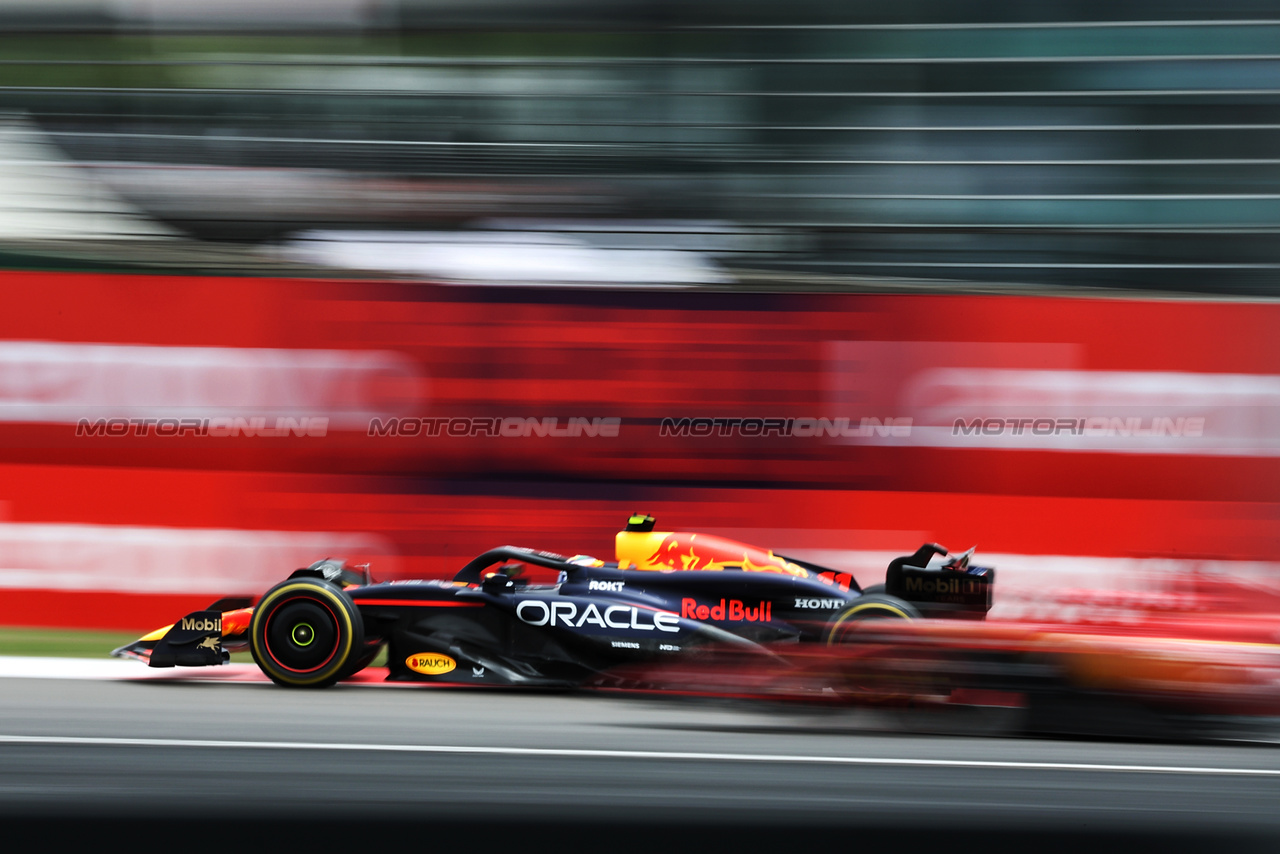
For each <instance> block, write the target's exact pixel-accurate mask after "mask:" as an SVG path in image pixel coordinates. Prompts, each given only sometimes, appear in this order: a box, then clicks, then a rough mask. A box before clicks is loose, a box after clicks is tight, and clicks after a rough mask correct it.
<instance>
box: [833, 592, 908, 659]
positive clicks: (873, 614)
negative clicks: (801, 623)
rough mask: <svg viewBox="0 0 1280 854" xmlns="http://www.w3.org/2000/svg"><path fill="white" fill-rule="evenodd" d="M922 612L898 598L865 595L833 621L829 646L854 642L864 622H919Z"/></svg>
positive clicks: (873, 594)
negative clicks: (856, 632) (859, 627)
mask: <svg viewBox="0 0 1280 854" xmlns="http://www.w3.org/2000/svg"><path fill="white" fill-rule="evenodd" d="M919 618H920V612H919V611H917V610H916V606H915V605H912V604H911V603H910V602H908V601H907V600H905V599H899V598H898V597H897V596H886V595H884V594H883V593H864V594H863V595H861V596H859V597H858V598H857V599H854V600H853V602H852V603H851V604H850V605H849V607H847V608H845V609H844V610H843V611H841V612H840V613H839V614H837V615H836V617H835V619H833V620H832V621H831V625H830V627H829V628H828V629H827V646H836V645H837V644H841V643H846V642H848V641H850V640H852V639H853V638H852V635H853V633H854V632H855V631H856V630H857V628H858V625H857V624H858V623H861V622H863V621H864V620H917V619H919Z"/></svg>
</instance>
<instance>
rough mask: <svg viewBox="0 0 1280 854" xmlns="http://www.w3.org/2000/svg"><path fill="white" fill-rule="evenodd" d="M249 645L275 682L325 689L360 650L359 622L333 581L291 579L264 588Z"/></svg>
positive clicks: (361, 633) (346, 670)
mask: <svg viewBox="0 0 1280 854" xmlns="http://www.w3.org/2000/svg"><path fill="white" fill-rule="evenodd" d="M249 650H250V652H252V653H253V660H254V661H255V662H257V664H258V667H259V668H260V669H261V670H262V672H263V673H265V674H267V676H268V677H269V678H270V679H271V681H272V682H275V683H276V684H277V685H284V686H286V687H289V688H327V687H328V686H330V685H332V684H333V683H334V682H337V681H338V680H339V679H341V678H343V677H344V676H346V675H348V674H349V672H350V671H351V670H352V665H354V664H355V662H356V660H357V658H358V657H359V656H360V655H362V654H363V653H364V651H365V650H364V621H363V620H362V619H361V617H360V611H359V609H358V608H356V606H355V603H353V602H352V601H351V599H350V598H349V597H348V596H347V595H346V594H345V593H343V592H342V590H341V588H339V587H337V586H336V585H334V584H330V583H329V582H327V581H322V580H320V579H318V578H291V579H289V580H288V581H285V582H283V583H281V584H277V585H276V586H275V587H273V588H271V589H270V590H268V591H267V594H266V595H265V596H263V597H262V601H261V602H259V603H258V606H257V607H256V608H255V609H254V611H253V619H252V620H251V621H250V623H249Z"/></svg>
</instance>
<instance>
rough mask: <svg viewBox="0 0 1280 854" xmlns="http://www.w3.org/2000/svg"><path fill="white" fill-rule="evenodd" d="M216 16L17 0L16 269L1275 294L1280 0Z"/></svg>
mask: <svg viewBox="0 0 1280 854" xmlns="http://www.w3.org/2000/svg"><path fill="white" fill-rule="evenodd" d="M209 5H210V6H212V7H216V8H210V9H201V8H198V6H197V4H191V3H188V2H178V0H154V2H150V3H143V4H131V3H115V2H109V0H66V1H65V2H58V3H34V2H29V0H0V114H3V115H2V116H0V118H2V119H3V122H2V123H0V124H3V127H2V128H0V186H3V187H5V188H6V192H5V194H4V200H0V250H3V254H4V256H5V257H7V258H9V259H17V260H15V261H13V263H31V262H30V260H29V259H30V258H33V257H37V256H40V255H41V254H42V253H43V254H45V255H47V254H49V253H54V254H56V252H54V250H53V249H50V248H49V246H52V245H55V244H56V245H61V246H63V247H64V248H65V247H75V249H76V251H78V252H80V253H81V255H83V254H84V252H85V251H86V250H85V248H84V247H85V246H86V245H90V244H93V245H97V244H102V245H103V246H109V245H115V244H112V241H111V238H113V237H115V236H120V235H121V234H128V235H129V239H130V241H131V243H130V245H131V246H134V247H136V248H135V249H131V250H129V252H126V253H121V251H120V250H119V249H106V248H104V249H102V250H101V251H100V253H99V254H100V255H101V257H103V258H108V257H109V258H110V259H112V261H113V262H114V263H123V262H122V261H121V259H122V258H124V257H134V258H139V257H142V256H143V255H147V254H148V253H150V255H151V257H159V258H162V259H163V261H162V263H163V264H166V265H173V264H176V265H178V266H181V265H182V264H181V261H180V259H181V258H182V256H183V251H186V250H183V251H176V252H175V251H174V249H173V248H172V247H173V243H172V241H175V240H176V241H183V240H184V239H186V240H187V242H184V243H182V244H181V245H182V246H184V247H187V249H188V250H190V251H191V252H197V251H198V250H197V249H196V247H199V246H205V245H207V243H208V242H211V241H212V242H217V243H218V244H219V245H220V247H222V249H221V250H220V251H225V247H226V245H227V244H232V245H237V246H242V247H248V250H251V251H252V253H253V257H255V258H257V257H266V255H265V254H264V252H263V251H262V250H263V248H264V247H274V248H279V247H281V246H289V245H293V244H294V243H296V241H297V239H298V236H299V235H305V234H313V233H316V230H317V229H320V230H323V232H322V233H323V234H325V235H329V237H328V238H326V239H330V240H341V239H342V237H341V236H340V235H342V234H344V233H349V232H350V231H351V230H361V229H371V228H372V229H378V230H381V231H383V232H385V231H388V230H390V231H410V232H413V231H425V232H429V233H431V234H432V235H434V236H433V237H432V240H434V241H436V242H437V243H438V242H439V240H440V238H439V234H441V233H452V232H456V231H459V230H465V231H481V232H485V233H486V234H490V235H491V234H492V233H493V232H498V233H502V234H506V235H508V236H509V238H510V240H511V241H512V242H514V243H519V242H521V240H522V239H524V238H522V237H521V235H533V236H537V239H536V240H535V239H534V238H533V237H529V238H528V239H529V240H533V241H534V242H537V240H545V239H548V238H547V235H553V236H555V238H556V239H557V240H566V241H570V244H569V245H572V246H577V247H586V248H588V249H591V250H593V251H594V250H600V251H604V252H606V253H607V252H610V251H626V252H631V251H643V252H651V253H668V254H667V255H663V256H661V257H662V259H663V263H666V262H667V261H669V259H670V257H671V255H670V253H685V254H686V255H688V256H689V257H694V256H696V257H697V258H698V259H700V260H699V263H697V264H693V265H691V266H690V267H689V268H688V269H695V270H704V269H706V264H703V263H702V259H705V261H706V262H707V264H710V265H713V266H714V268H715V270H717V271H722V272H717V273H716V274H714V275H711V274H707V275H704V276H703V278H702V279H701V280H698V281H695V282H694V283H695V284H697V283H699V282H701V283H702V284H705V285H707V286H724V284H725V283H726V282H729V283H739V284H740V283H750V282H760V281H765V282H770V283H781V284H782V285H784V286H785V285H786V284H787V283H790V284H791V285H814V286H833V287H839V286H840V285H841V283H848V284H851V285H852V284H857V283H858V282H867V281H874V282H881V283H888V282H892V281H895V280H896V281H921V280H928V281H937V282H940V283H945V284H944V285H943V286H946V287H960V288H963V287H965V286H966V285H970V286H972V285H975V284H977V283H1018V284H1029V285H1051V286H1059V287H1070V288H1077V287H1120V288H1131V289H1132V288H1137V289H1156V290H1168V291H1193V292H1200V293H1221V294H1247V295H1263V294H1268V295H1269V294H1275V293H1277V292H1278V291H1280V287H1277V281H1278V278H1277V270H1278V269H1280V241H1278V240H1277V232H1280V14H1277V13H1276V12H1275V8H1274V6H1272V5H1270V4H1265V3H1255V2H1248V0H1225V2H1222V3H1218V4H1213V5H1212V6H1209V5H1206V4H1202V3H1194V2H1183V0H1173V2H1161V3H1152V2H1111V3H1102V2H1081V3H1070V4H1057V3H1037V4H1017V3H996V4H955V3H946V2H941V0H938V2H933V0H917V2H907V3H897V4H891V5H887V6H885V5H875V6H871V5H862V6H857V7H854V6H849V5H848V4H827V3H819V2H816V0H802V2H792V3H788V4H784V5H781V6H780V5H779V4H764V3H758V2H752V3H727V2H724V3H721V2H710V3H702V4H689V5H683V4H675V3H666V2H656V1H655V2H627V3H617V4H612V3H611V4H597V3H587V2H585V0H581V2H580V1H579V0H562V2H550V0H542V1H541V2H532V3H524V2H522V3H517V2H514V0H489V2H485V3H461V2H454V1H453V0H385V1H384V2H378V3H364V2H355V0H311V2H308V3H296V4H294V3H291V4H287V5H285V4H280V5H279V6H278V7H272V4H250V3H238V2H237V3H227V4H209ZM602 5H603V6H605V7H607V8H600V7H601V6H602ZM260 7H261V8H260ZM6 128H7V129H8V130H7V131H6V130H5V129H6ZM15 140H17V141H16V142H15ZM37 149H38V150H42V151H45V152H47V156H38V157H37V156H36V155H33V154H32V151H35V150H37ZM33 157H35V158H36V159H37V160H39V162H40V163H41V164H43V165H44V166H48V164H49V163H51V162H55V161H56V162H58V163H60V164H62V165H61V166H59V167H58V168H57V169H56V170H54V171H56V172H58V173H59V174H60V175H61V177H55V178H51V179H49V181H46V182H44V183H41V182H39V181H33V180H29V178H30V174H29V173H30V171H31V163H32V162H33V160H32V158H33ZM50 168H52V167H50ZM69 170H70V171H69ZM71 172H74V175H75V176H76V178H75V180H74V181H72V180H71V179H70V178H68V177H67V175H68V174H70V173H71ZM6 176H8V179H6ZM19 177H22V178H23V179H24V180H22V181H19V180H18V178H19ZM72 184H75V185H76V186H78V187H81V189H80V190H78V191H77V193H78V194H71V195H68V192H69V191H66V188H67V187H68V186H70V185H72ZM84 187H90V188H91V189H83V188H84ZM14 188H17V189H14ZM94 205H102V206H104V207H103V210H102V214H103V216H102V217H99V218H97V219H96V220H95V223H96V224H94V225H93V226H92V227H90V226H88V225H85V224H84V223H85V221H86V220H87V219H88V220H92V219H94V217H92V216H87V214H92V213H94V212H95V208H94ZM33 210H34V211H42V212H43V214H42V215H50V216H52V217H53V219H55V220H58V219H59V218H61V219H63V220H65V221H64V222H61V223H60V224H57V225H55V226H50V229H49V230H48V231H47V232H44V233H34V234H33V233H31V226H30V224H31V222H32V221H33V220H32V219H31V216H30V212H31V211H33ZM51 211H52V214H50V212H51ZM59 211H62V212H63V214H65V215H60V214H59V213H58V212H59ZM122 211H127V212H128V219H129V222H128V224H127V225H126V224H125V223H124V220H122V219H121V216H122V213H121V212H122ZM142 221H146V222H147V223H150V224H151V225H147V226H142V225H139V223H140V222H142ZM6 223H7V225H6ZM23 223H25V224H26V228H25V230H24V229H23V228H20V227H19V225H20V224H23ZM68 229H69V231H68ZM175 235H181V236H175ZM335 235H338V236H335ZM184 236H185V237H184ZM304 242H305V241H304ZM486 245H487V244H486ZM143 246H146V247H148V248H147V249H146V250H145V251H144V250H143V249H142V248H141V247H143ZM42 247H43V248H42ZM248 250H247V251H248ZM377 255H378V252H377V251H376V250H375V251H373V253H372V255H371V257H374V258H376V257H377ZM270 257H271V258H272V259H273V261H272V263H279V262H281V261H282V259H287V258H290V257H291V258H293V259H294V260H295V261H296V260H302V261H304V262H305V263H307V264H308V265H310V267H309V268H314V267H322V266H327V265H330V264H331V263H335V262H333V261H332V258H333V257H334V256H332V255H331V254H330V255H326V254H324V253H320V254H314V253H313V254H310V255H307V254H305V253H304V254H303V255H296V254H295V255H293V256H289V255H288V253H284V255H281V254H280V253H276V254H273V255H271V256H270ZM606 257H609V256H607V255H606ZM627 257H630V258H631V259H632V260H634V261H635V262H636V263H656V262H655V261H654V259H655V258H657V257H658V256H653V255H649V256H646V255H639V256H627ZM23 258H26V259H28V260H27V261H22V259H23ZM175 259H179V260H175ZM646 259H648V260H647V261H646ZM264 263H266V262H264ZM346 264H347V266H355V267H361V266H362V264H361V263H359V262H346ZM368 266H370V267H372V268H373V269H375V270H377V269H378V267H377V264H376V262H374V261H370V262H369V265H368ZM416 269H417V268H410V269H409V270H399V272H412V271H413V270H416ZM432 269H434V268H433V267H431V266H430V264H427V266H426V267H425V268H423V270H422V272H423V275H427V274H429V273H430V271H431V270H432ZM450 269H453V268H450ZM672 269H673V270H677V271H678V270H681V269H686V268H685V267H681V266H679V265H675V266H674V267H672ZM388 272H397V270H396V269H392V270H390V271H388ZM459 275H461V276H462V277H463V278H466V276H465V274H459ZM671 275H673V276H676V277H678V276H679V275H680V274H679V273H678V272H677V273H672V274H671ZM477 276H478V274H477ZM587 278H590V276H588V277H587ZM694 278H696V276H695V277H694Z"/></svg>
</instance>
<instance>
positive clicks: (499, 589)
mask: <svg viewBox="0 0 1280 854" xmlns="http://www.w3.org/2000/svg"><path fill="white" fill-rule="evenodd" d="M480 589H481V590H483V591H484V592H485V593H493V594H495V595H496V594H499V593H510V592H512V591H513V590H515V589H516V583H515V582H514V581H513V580H511V578H510V577H509V576H506V575H503V574H502V573H500V572H491V573H489V574H488V575H486V576H485V577H484V580H483V581H481V582H480Z"/></svg>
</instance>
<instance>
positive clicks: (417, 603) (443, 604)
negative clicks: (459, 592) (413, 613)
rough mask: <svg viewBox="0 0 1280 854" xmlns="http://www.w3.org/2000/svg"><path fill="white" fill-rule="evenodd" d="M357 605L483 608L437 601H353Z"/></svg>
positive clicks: (472, 604)
mask: <svg viewBox="0 0 1280 854" xmlns="http://www.w3.org/2000/svg"><path fill="white" fill-rule="evenodd" d="M352 601H353V602H355V603H356V604H357V605H408V606H409V607H411V608H483V607H484V603H483V602H454V601H444V600H439V599H353V600H352Z"/></svg>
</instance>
